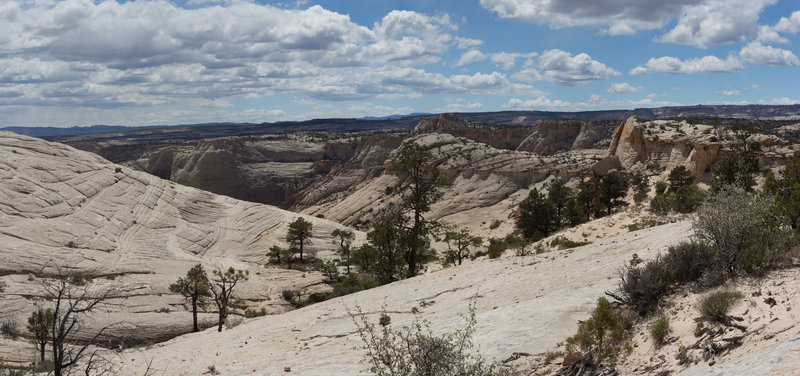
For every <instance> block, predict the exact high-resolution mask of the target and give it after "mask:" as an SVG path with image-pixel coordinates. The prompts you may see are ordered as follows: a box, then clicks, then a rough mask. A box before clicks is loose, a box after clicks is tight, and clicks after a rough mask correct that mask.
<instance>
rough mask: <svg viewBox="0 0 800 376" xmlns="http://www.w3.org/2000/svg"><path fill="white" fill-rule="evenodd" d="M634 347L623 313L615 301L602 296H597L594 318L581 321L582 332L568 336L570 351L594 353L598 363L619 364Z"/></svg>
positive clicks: (593, 357)
mask: <svg viewBox="0 0 800 376" xmlns="http://www.w3.org/2000/svg"><path fill="white" fill-rule="evenodd" d="M632 350H633V348H632V347H631V344H630V343H629V342H628V341H627V340H626V332H625V325H624V324H623V322H622V320H621V319H620V316H619V315H618V314H617V311H616V309H614V306H613V305H612V304H611V302H609V301H608V300H606V299H605V298H602V297H601V298H598V299H597V307H596V308H595V309H594V312H593V313H592V317H590V318H589V319H588V320H586V321H583V322H581V323H580V325H579V326H578V332H577V333H575V335H573V336H572V337H569V338H568V339H567V352H569V353H577V352H579V351H581V352H583V353H585V354H590V355H591V356H592V359H593V361H594V362H595V364H600V363H603V362H607V363H609V364H616V362H617V361H618V360H621V358H625V357H627V355H628V354H630V352H631V351H632Z"/></svg>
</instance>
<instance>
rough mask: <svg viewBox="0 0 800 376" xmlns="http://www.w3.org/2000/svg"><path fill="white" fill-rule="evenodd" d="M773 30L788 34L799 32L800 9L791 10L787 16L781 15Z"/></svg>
mask: <svg viewBox="0 0 800 376" xmlns="http://www.w3.org/2000/svg"><path fill="white" fill-rule="evenodd" d="M775 31H778V32H781V33H790V34H797V33H800V10H798V11H794V12H792V15H791V16H789V17H788V18H787V17H781V19H780V20H779V21H778V23H777V24H776V25H775Z"/></svg>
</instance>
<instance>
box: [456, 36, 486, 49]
mask: <svg viewBox="0 0 800 376" xmlns="http://www.w3.org/2000/svg"><path fill="white" fill-rule="evenodd" d="M455 42H456V47H458V48H459V49H462V50H467V49H470V48H475V47H480V46H481V45H483V41H482V40H480V39H471V38H463V37H456V38H455Z"/></svg>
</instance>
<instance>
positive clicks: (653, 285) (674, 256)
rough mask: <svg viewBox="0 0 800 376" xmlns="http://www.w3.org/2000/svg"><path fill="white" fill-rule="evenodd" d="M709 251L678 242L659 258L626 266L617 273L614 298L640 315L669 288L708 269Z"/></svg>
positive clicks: (699, 246)
mask: <svg viewBox="0 0 800 376" xmlns="http://www.w3.org/2000/svg"><path fill="white" fill-rule="evenodd" d="M710 252H711V251H710V248H709V247H708V246H706V245H704V244H702V243H698V242H694V241H690V242H681V243H679V244H677V245H674V246H671V247H669V249H668V250H667V253H666V254H665V255H663V256H662V255H658V256H656V258H655V259H653V260H650V261H647V262H645V263H644V264H642V265H639V266H627V267H626V268H625V269H624V270H623V271H622V272H621V273H620V283H619V296H618V297H617V298H618V299H619V300H620V301H621V302H622V303H624V304H626V305H629V306H631V307H633V308H635V309H636V310H637V311H638V312H639V314H641V315H644V314H646V313H647V312H649V311H650V310H651V309H652V308H653V307H655V306H656V305H657V304H658V302H659V301H660V300H661V297H663V296H664V295H666V294H667V293H669V291H670V286H671V285H673V284H675V283H686V282H692V281H696V280H698V279H700V277H702V276H703V274H704V273H705V272H706V271H707V270H708V269H709V268H710V267H711V266H712V265H711V263H710V262H709V255H710Z"/></svg>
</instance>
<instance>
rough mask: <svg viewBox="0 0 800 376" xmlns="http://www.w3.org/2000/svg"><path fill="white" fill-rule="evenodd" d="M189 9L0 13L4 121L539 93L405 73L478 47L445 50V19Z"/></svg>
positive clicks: (449, 29) (25, 6)
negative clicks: (31, 114) (30, 114)
mask: <svg viewBox="0 0 800 376" xmlns="http://www.w3.org/2000/svg"><path fill="white" fill-rule="evenodd" d="M212 4H216V5H215V6H206V5H212ZM191 5H192V7H190V9H184V8H180V7H178V6H176V5H175V4H173V3H171V2H167V1H128V2H116V1H105V2H98V3H96V2H93V1H84V0H64V1H58V2H47V1H43V2H22V1H6V2H2V3H1V4H0V19H3V29H4V32H3V33H1V34H0V46H2V49H0V86H2V87H3V91H2V93H0V107H3V106H5V108H6V110H5V111H7V112H6V113H14V114H20V112H19V111H18V110H13V111H12V110H11V109H12V108H17V109H18V107H15V106H37V105H47V106H51V108H52V107H57V106H81V107H82V108H85V107H94V108H98V109H99V108H109V109H110V108H115V109H118V108H119V107H120V106H161V110H164V108H166V107H167V106H175V107H184V108H185V107H198V106H203V107H209V108H225V107H229V105H230V99H231V98H236V97H239V98H259V97H264V96H269V95H273V94H274V93H277V92H286V93H292V94H296V95H303V96H307V97H310V98H318V99H326V100H364V99H372V98H399V97H418V96H419V95H421V93H434V92H442V91H446V90H453V91H454V92H456V93H460V92H471V91H478V90H481V89H486V90H490V91H491V92H494V93H498V94H502V93H504V94H505V95H518V94H519V93H526V92H527V93H536V92H537V91H536V90H535V89H533V88H532V87H531V86H529V85H523V84H516V83H512V82H510V81H509V80H508V78H507V77H505V75H502V74H499V73H492V74H485V75H478V76H463V77H462V76H458V75H456V76H450V77H445V76H443V75H441V74H433V73H429V72H425V71H424V70H421V69H415V68H413V67H414V66H418V65H424V64H430V63H437V62H440V61H441V59H442V56H443V54H444V53H445V52H446V51H448V50H449V49H450V48H452V47H453V46H454V45H460V46H466V47H470V46H472V47H475V46H478V45H480V44H481V43H482V42H481V41H478V40H474V39H467V38H460V39H454V36H453V35H452V34H453V32H455V31H456V30H457V25H455V24H454V23H453V22H451V20H450V18H449V16H447V15H443V16H429V15H426V14H422V13H419V12H413V11H392V12H389V13H388V14H386V15H385V16H384V17H382V18H381V19H380V20H379V21H378V22H375V23H374V24H373V25H372V26H371V27H367V26H362V25H359V24H357V23H355V22H353V21H352V20H351V19H350V17H349V16H347V15H344V14H339V13H336V12H332V11H329V10H326V9H324V8H322V7H320V6H311V7H309V8H307V9H296V8H295V7H288V8H282V7H276V6H270V5H260V4H256V3H254V2H247V1H195V2H194V3H193V4H191ZM470 48H471V47H470ZM475 51H477V50H475ZM477 57H479V56H478V55H475V54H473V56H472V59H475V58H477ZM484 58H485V57H484ZM406 68H408V69H412V70H414V72H416V74H417V75H422V76H426V75H428V76H430V77H432V79H430V80H429V81H427V82H424V84H423V83H417V82H415V81H413V80H411V81H408V82H407V83H405V84H404V81H402V80H398V79H397V78H396V77H395V75H396V73H397V72H403V69H406ZM430 77H428V78H430ZM196 98H202V99H203V100H197V99H196ZM164 111H166V110H164ZM170 111H171V110H170ZM66 112H67V111H64V113H66ZM118 113H120V114H122V113H123V112H118ZM165 113H166V112H165ZM170 113H171V114H180V116H186V113H184V112H179V111H171V112H170ZM70 114H73V113H72V112H70ZM253 114H261V115H263V116H265V117H270V116H272V117H274V116H285V114H281V113H277V112H269V113H268V112H258V113H253ZM126 116H127V115H126ZM242 116H245V114H242ZM67 117H68V116H67ZM67 117H65V118H67ZM139 118H140V119H142V122H143V123H146V122H147V121H148V120H147V119H145V118H143V117H139ZM152 121H163V119H162V118H160V117H158V118H157V117H154V118H152Z"/></svg>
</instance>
